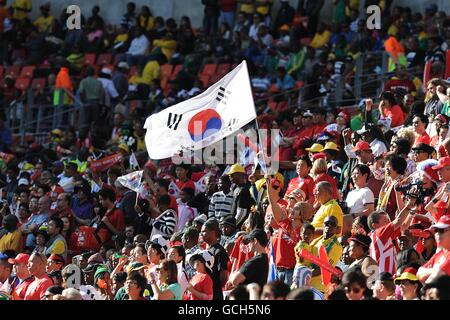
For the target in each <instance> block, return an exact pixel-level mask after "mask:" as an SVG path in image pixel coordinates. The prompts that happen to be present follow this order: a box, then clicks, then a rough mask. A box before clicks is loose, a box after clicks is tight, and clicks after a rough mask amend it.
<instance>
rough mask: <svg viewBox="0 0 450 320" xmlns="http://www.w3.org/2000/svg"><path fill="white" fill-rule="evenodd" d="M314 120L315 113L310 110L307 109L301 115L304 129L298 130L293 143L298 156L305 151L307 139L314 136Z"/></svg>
mask: <svg viewBox="0 0 450 320" xmlns="http://www.w3.org/2000/svg"><path fill="white" fill-rule="evenodd" d="M312 121H313V114H312V113H311V112H310V111H309V110H307V111H305V112H304V113H303V116H302V117H301V123H302V125H301V128H302V129H300V130H299V131H297V134H296V136H295V137H294V141H293V143H292V148H293V149H294V152H295V153H296V155H297V157H299V156H301V155H302V154H303V153H304V150H303V148H304V147H303V146H304V145H305V141H306V140H309V139H312V138H313V136H314V126H313V122H312Z"/></svg>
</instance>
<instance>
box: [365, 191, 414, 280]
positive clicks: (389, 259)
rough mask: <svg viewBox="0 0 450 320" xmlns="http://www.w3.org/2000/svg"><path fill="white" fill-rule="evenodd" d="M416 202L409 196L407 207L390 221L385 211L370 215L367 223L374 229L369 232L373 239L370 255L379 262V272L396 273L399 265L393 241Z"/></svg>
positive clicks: (398, 234)
mask: <svg viewBox="0 0 450 320" xmlns="http://www.w3.org/2000/svg"><path fill="white" fill-rule="evenodd" d="M414 203H415V200H414V199H412V198H408V200H407V201H406V203H405V207H404V208H403V209H402V210H401V211H400V213H399V214H398V215H397V216H396V218H395V219H394V221H392V222H390V221H389V216H388V215H387V214H385V213H384V212H383V211H375V212H373V213H372V214H371V215H370V216H369V217H368V219H367V225H368V226H369V228H370V229H371V230H372V232H371V233H370V234H369V236H370V239H371V240H372V242H371V244H370V248H369V252H370V257H371V258H372V259H374V260H375V261H376V262H377V263H378V269H379V273H381V272H389V273H391V274H395V272H396V269H397V266H396V260H395V255H396V250H395V246H394V242H393V241H394V239H395V238H397V237H399V236H400V235H401V230H400V227H401V225H402V224H403V223H404V222H405V221H406V219H407V218H408V214H409V213H410V212H411V211H412V208H413V207H414Z"/></svg>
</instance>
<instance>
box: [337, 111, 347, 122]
mask: <svg viewBox="0 0 450 320" xmlns="http://www.w3.org/2000/svg"><path fill="white" fill-rule="evenodd" d="M337 116H338V117H341V118H344V120H345V121H346V122H348V118H349V116H348V114H347V113H345V112H344V111H341V112H339V113H338V115H337Z"/></svg>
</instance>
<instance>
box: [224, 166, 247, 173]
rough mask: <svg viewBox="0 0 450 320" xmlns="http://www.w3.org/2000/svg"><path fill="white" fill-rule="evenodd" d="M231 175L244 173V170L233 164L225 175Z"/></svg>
mask: <svg viewBox="0 0 450 320" xmlns="http://www.w3.org/2000/svg"><path fill="white" fill-rule="evenodd" d="M233 173H245V169H244V167H243V166H241V165H239V164H233V165H232V166H231V168H230V171H228V173H227V174H228V175H232V174H233Z"/></svg>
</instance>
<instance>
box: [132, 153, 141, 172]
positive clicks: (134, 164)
mask: <svg viewBox="0 0 450 320" xmlns="http://www.w3.org/2000/svg"><path fill="white" fill-rule="evenodd" d="M130 168H131V169H139V162H138V161H137V159H136V154H135V153H134V152H132V153H131V156H130Z"/></svg>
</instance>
